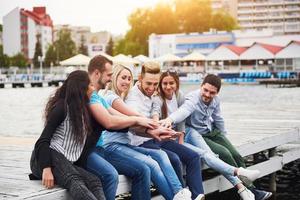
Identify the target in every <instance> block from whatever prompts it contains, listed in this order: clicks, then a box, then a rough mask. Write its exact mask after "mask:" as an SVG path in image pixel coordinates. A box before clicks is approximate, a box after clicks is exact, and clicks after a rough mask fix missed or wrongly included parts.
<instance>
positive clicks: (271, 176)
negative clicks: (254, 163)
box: [269, 148, 276, 194]
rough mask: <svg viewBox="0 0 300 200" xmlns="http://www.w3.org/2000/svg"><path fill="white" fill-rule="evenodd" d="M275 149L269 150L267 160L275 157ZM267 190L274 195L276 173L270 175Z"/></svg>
mask: <svg viewBox="0 0 300 200" xmlns="http://www.w3.org/2000/svg"><path fill="white" fill-rule="evenodd" d="M275 154H276V148H272V149H269V158H270V157H273V156H275ZM269 190H270V191H271V192H272V193H273V194H274V193H276V172H274V173H272V174H270V185H269Z"/></svg>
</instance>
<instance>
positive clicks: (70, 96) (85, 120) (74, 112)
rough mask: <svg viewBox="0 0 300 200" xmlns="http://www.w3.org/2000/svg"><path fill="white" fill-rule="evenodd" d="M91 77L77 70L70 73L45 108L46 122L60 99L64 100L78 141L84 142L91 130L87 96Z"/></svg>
mask: <svg viewBox="0 0 300 200" xmlns="http://www.w3.org/2000/svg"><path fill="white" fill-rule="evenodd" d="M89 84H90V79H89V76H88V73H87V72H86V71H82V70H76V71H74V72H72V73H70V74H69V76H68V77H67V79H66V80H65V81H64V83H63V85H62V86H61V87H60V88H58V89H57V90H56V91H55V93H54V95H53V96H51V97H50V98H49V101H48V103H47V105H46V108H45V123H47V122H48V120H49V113H50V112H51V110H52V109H53V108H54V107H55V105H56V103H57V102H58V100H61V99H63V100H64V108H65V110H66V111H67V113H68V114H69V118H70V122H71V127H72V131H73V133H74V135H75V138H76V140H77V142H80V143H83V140H84V134H89V133H90V131H91V124H90V114H89V111H88V102H89V98H88V96H87V91H88V87H89Z"/></svg>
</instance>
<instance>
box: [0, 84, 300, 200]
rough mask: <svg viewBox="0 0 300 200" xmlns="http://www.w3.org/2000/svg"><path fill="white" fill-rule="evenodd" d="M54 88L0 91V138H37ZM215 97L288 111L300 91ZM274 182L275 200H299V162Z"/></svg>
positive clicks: (241, 89)
mask: <svg viewBox="0 0 300 200" xmlns="http://www.w3.org/2000/svg"><path fill="white" fill-rule="evenodd" d="M198 88H199V85H191V84H185V85H182V90H183V91H184V92H185V93H186V92H188V91H190V90H193V89H198ZM55 89H56V88H55V87H44V88H19V89H14V88H4V89H0V136H18V137H32V136H36V137H37V136H38V135H40V134H41V131H42V128H43V118H42V116H43V110H44V107H45V103H46V102H47V99H48V97H49V95H50V94H52V93H53V92H54V91H55ZM219 96H220V98H221V100H222V105H226V104H234V105H243V106H244V105H253V104H255V105H259V106H262V108H264V109H269V108H272V107H277V108H278V107H279V108H280V107H284V108H286V107H288V108H290V110H291V111H293V110H295V109H296V110H298V111H299V110H300V101H299V100H300V88H278V87H271V88H266V87H265V86H261V85H224V86H223V87H222V89H221V92H220V95H219ZM224 114H226V113H224ZM277 183H278V186H277V188H278V194H277V196H276V198H277V200H288V199H289V200H290V199H291V200H296V199H297V200H298V199H300V194H299V193H300V160H297V161H295V162H292V163H290V164H289V165H287V166H285V168H284V170H282V171H280V172H278V177H277ZM258 185H259V186H260V188H262V189H267V188H268V177H264V178H263V179H262V180H260V181H259V182H258ZM235 193H236V192H234V194H235ZM225 194H226V193H225ZM225 194H223V193H222V194H221V195H220V194H219V195H217V197H215V198H214V196H213V195H211V196H208V198H207V199H208V200H210V199H230V200H233V199H234V198H233V196H232V193H231V194H230V195H229V198H226V195H225ZM273 199H275V198H273Z"/></svg>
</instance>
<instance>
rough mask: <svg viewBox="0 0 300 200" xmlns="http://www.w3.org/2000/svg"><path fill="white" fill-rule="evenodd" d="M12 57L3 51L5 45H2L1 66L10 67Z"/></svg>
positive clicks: (0, 52) (0, 46) (0, 47)
mask: <svg viewBox="0 0 300 200" xmlns="http://www.w3.org/2000/svg"><path fill="white" fill-rule="evenodd" d="M9 65H10V58H9V57H8V56H7V55H6V54H4V53H3V46H2V45H0V67H9Z"/></svg>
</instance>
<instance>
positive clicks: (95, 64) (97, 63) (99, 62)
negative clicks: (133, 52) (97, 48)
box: [88, 55, 113, 74]
mask: <svg viewBox="0 0 300 200" xmlns="http://www.w3.org/2000/svg"><path fill="white" fill-rule="evenodd" d="M106 63H109V64H111V65H112V64H113V62H112V61H111V60H109V59H108V58H106V57H104V56H101V55H97V56H95V57H94V58H92V59H91V60H90V62H89V66H88V72H89V73H90V74H91V73H93V72H94V71H95V70H96V69H98V70H99V71H100V72H103V71H104V70H105V64H106Z"/></svg>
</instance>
